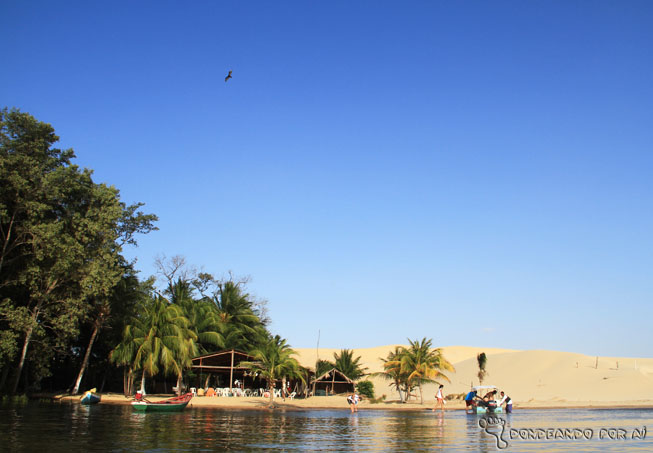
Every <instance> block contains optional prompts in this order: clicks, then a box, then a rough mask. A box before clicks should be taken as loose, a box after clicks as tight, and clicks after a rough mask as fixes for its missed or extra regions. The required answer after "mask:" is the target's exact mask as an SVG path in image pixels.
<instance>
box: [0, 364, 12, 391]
mask: <svg viewBox="0 0 653 453" xmlns="http://www.w3.org/2000/svg"><path fill="white" fill-rule="evenodd" d="M9 369H10V366H9V364H7V365H6V366H5V367H4V369H3V370H2V377H1V378H0V393H2V391H3V390H4V388H5V383H6V382H7V376H9Z"/></svg>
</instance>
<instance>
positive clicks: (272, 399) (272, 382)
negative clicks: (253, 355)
mask: <svg viewBox="0 0 653 453" xmlns="http://www.w3.org/2000/svg"><path fill="white" fill-rule="evenodd" d="M268 387H269V388H270V402H269V403H268V407H273V406H274V381H272V380H269V379H268Z"/></svg>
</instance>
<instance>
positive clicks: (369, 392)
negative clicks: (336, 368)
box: [356, 381, 374, 398]
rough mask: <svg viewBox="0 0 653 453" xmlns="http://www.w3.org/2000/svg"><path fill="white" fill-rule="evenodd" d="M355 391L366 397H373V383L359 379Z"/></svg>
mask: <svg viewBox="0 0 653 453" xmlns="http://www.w3.org/2000/svg"><path fill="white" fill-rule="evenodd" d="M356 391H357V392H358V393H359V394H361V395H363V396H366V397H367V398H374V384H373V383H372V382H370V381H361V382H359V383H358V384H356Z"/></svg>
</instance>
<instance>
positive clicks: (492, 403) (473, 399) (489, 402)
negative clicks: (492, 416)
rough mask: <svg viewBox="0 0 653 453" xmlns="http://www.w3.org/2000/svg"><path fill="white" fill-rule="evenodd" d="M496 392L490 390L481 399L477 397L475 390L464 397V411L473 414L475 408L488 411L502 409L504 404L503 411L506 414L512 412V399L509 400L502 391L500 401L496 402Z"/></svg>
mask: <svg viewBox="0 0 653 453" xmlns="http://www.w3.org/2000/svg"><path fill="white" fill-rule="evenodd" d="M497 392H498V390H492V391H491V392H488V393H486V394H485V395H484V396H483V397H482V398H481V397H480V396H478V394H477V391H476V390H472V391H471V392H469V393H468V394H467V396H465V410H466V411H467V413H470V412H474V408H475V407H476V406H479V405H480V406H483V407H486V408H488V409H489V410H490V411H493V410H495V409H496V408H497V407H502V406H503V405H504V404H505V411H506V413H507V414H510V413H511V412H512V398H510V397H509V396H508V395H506V393H505V392H504V391H501V393H500V394H499V395H500V399H499V400H498V401H497Z"/></svg>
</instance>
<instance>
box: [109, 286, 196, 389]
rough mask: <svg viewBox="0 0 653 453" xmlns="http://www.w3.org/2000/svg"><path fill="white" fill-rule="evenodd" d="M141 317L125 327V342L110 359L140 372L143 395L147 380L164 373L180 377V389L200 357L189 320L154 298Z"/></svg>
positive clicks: (178, 379) (173, 306)
mask: <svg viewBox="0 0 653 453" xmlns="http://www.w3.org/2000/svg"><path fill="white" fill-rule="evenodd" d="M143 308H144V313H143V314H142V315H141V316H138V317H135V318H133V319H132V322H131V323H130V324H128V325H127V326H126V327H125V331H124V333H123V341H122V342H121V343H120V344H119V345H118V346H117V347H116V349H114V350H113V351H112V352H111V356H110V359H111V361H112V362H114V363H117V364H119V365H128V366H130V367H131V370H133V371H136V370H138V371H140V372H141V373H142V377H141V392H143V393H144V392H145V378H146V377H152V376H154V375H156V374H157V373H159V372H160V371H163V372H164V373H165V374H170V375H175V376H177V389H178V391H179V390H180V389H181V381H182V377H183V372H184V370H186V369H188V368H190V366H191V364H192V358H193V357H194V356H196V355H197V352H198V347H197V335H196V334H195V333H194V332H193V331H192V330H191V329H190V328H189V321H188V319H186V317H185V316H184V315H183V311H182V310H181V308H180V307H179V306H178V305H176V304H170V303H168V301H167V300H166V299H164V298H163V297H162V296H158V297H156V298H152V299H151V300H150V301H149V302H148V303H147V304H146V306H145V307H143Z"/></svg>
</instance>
